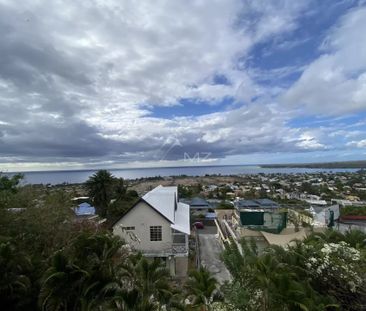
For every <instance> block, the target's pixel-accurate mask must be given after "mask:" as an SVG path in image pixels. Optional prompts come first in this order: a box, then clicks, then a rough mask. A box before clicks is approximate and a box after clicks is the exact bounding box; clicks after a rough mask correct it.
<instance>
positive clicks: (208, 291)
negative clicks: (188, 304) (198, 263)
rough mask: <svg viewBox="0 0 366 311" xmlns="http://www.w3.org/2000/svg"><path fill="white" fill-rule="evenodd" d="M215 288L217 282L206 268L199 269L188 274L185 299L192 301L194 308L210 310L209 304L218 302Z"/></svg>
mask: <svg viewBox="0 0 366 311" xmlns="http://www.w3.org/2000/svg"><path fill="white" fill-rule="evenodd" d="M217 287H218V283H217V280H216V279H215V278H214V277H213V276H211V274H210V272H209V271H208V270H207V269H206V268H204V267H201V268H200V269H199V270H193V271H191V272H190V273H189V279H188V281H187V283H186V290H187V298H191V299H192V305H193V307H194V308H197V309H200V310H204V311H208V310H211V304H212V303H213V302H214V301H218V300H220V294H219V292H218V289H217Z"/></svg>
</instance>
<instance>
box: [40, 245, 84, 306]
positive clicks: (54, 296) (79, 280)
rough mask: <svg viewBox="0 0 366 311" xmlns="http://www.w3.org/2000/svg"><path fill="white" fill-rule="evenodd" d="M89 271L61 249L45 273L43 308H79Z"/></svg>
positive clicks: (41, 301) (41, 304) (41, 298)
mask: <svg viewBox="0 0 366 311" xmlns="http://www.w3.org/2000/svg"><path fill="white" fill-rule="evenodd" d="M87 277H88V272H87V271H85V270H83V269H82V268H80V267H78V266H76V265H75V264H73V263H72V262H71V261H70V260H69V259H68V258H67V257H66V256H65V254H63V253H62V252H61V251H60V252H57V253H56V254H55V256H54V257H53V260H52V265H51V267H50V268H49V269H47V271H46V272H45V274H44V280H43V282H42V287H41V291H40V295H39V304H40V307H41V309H42V310H52V311H57V310H79V309H80V305H81V301H80V299H81V298H82V296H81V291H82V287H83V283H84V282H85V280H86V279H87Z"/></svg>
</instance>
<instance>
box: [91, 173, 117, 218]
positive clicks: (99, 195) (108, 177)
mask: <svg viewBox="0 0 366 311" xmlns="http://www.w3.org/2000/svg"><path fill="white" fill-rule="evenodd" d="M115 180H116V178H115V177H114V176H113V175H112V174H111V173H110V172H108V171H107V170H99V171H98V172H96V173H95V174H93V175H92V176H91V177H89V179H88V180H87V182H86V187H87V189H88V192H89V196H90V197H92V199H93V204H94V206H95V208H96V212H97V214H98V215H99V216H101V217H105V216H106V214H107V208H108V205H109V204H110V201H111V199H112V195H113V191H114V189H113V188H114V184H115Z"/></svg>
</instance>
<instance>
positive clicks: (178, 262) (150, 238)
mask: <svg viewBox="0 0 366 311" xmlns="http://www.w3.org/2000/svg"><path fill="white" fill-rule="evenodd" d="M189 217H190V216H189V205H188V204H184V203H182V202H179V200H178V189H177V187H163V186H158V187H156V188H155V189H153V190H151V191H150V192H148V193H146V194H145V195H144V196H143V197H141V198H140V199H139V200H138V201H137V203H135V204H134V205H133V206H132V207H131V208H130V209H129V210H128V211H127V212H126V213H125V214H124V215H123V216H122V217H121V219H119V220H118V221H117V222H116V223H115V224H114V226H113V233H114V234H115V235H118V236H120V237H121V238H123V239H124V240H125V241H126V243H128V244H129V245H130V246H131V248H132V249H134V250H137V251H140V252H142V254H143V255H144V256H146V257H150V258H160V259H161V260H162V261H164V262H165V263H166V266H167V268H168V269H169V271H170V273H171V275H173V276H185V275H186V274H187V269H188V251H189V247H188V237H189V234H190V219H189Z"/></svg>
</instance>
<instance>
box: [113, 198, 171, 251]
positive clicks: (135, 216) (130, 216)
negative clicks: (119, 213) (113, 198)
mask: <svg viewBox="0 0 366 311" xmlns="http://www.w3.org/2000/svg"><path fill="white" fill-rule="evenodd" d="M121 226H123V227H127V226H128V227H131V226H134V227H135V230H134V231H132V232H133V233H134V235H135V236H136V237H137V238H138V239H139V240H140V242H136V241H133V239H131V236H130V235H129V234H128V233H126V232H123V231H122V229H121ZM150 226H162V241H150ZM113 234H115V235H118V236H120V237H122V238H123V239H124V240H125V241H126V242H127V243H128V244H130V245H131V246H132V247H134V248H135V249H137V250H141V251H145V252H146V251H151V252H152V253H158V252H162V251H164V250H166V249H169V248H171V246H172V229H171V228H170V222H169V221H168V220H166V219H165V218H164V217H163V216H161V215H160V214H159V213H158V212H157V211H155V210H154V209H153V208H152V207H150V206H149V205H147V204H146V203H145V202H143V201H142V202H139V203H138V204H137V205H136V206H135V207H134V208H133V209H132V210H130V211H129V212H128V213H127V214H126V215H125V216H124V217H123V218H122V219H120V220H119V221H118V222H117V223H116V224H115V225H114V226H113Z"/></svg>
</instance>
